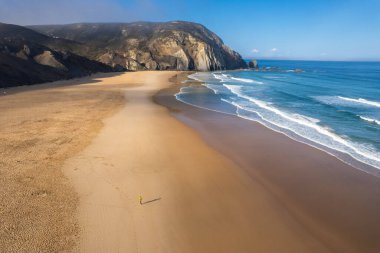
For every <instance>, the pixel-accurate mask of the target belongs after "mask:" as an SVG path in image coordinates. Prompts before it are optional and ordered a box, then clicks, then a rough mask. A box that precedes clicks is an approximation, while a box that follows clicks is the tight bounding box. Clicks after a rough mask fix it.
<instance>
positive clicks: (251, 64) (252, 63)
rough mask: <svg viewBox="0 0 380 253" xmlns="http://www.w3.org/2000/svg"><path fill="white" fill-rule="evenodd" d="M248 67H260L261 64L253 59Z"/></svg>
mask: <svg viewBox="0 0 380 253" xmlns="http://www.w3.org/2000/svg"><path fill="white" fill-rule="evenodd" d="M248 67H249V68H250V69H258V68H259V65H258V64H257V60H252V61H250V62H249V63H248Z"/></svg>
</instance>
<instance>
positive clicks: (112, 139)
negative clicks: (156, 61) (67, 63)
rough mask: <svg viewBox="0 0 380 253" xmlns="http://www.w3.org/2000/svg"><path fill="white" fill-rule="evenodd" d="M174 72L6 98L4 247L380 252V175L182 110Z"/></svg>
mask: <svg viewBox="0 0 380 253" xmlns="http://www.w3.org/2000/svg"><path fill="white" fill-rule="evenodd" d="M173 76H176V78H178V79H179V81H180V80H181V78H182V76H183V74H181V73H179V72H155V71H149V72H148V71H147V72H129V73H123V74H120V75H106V76H98V77H96V78H89V79H83V80H79V81H77V82H76V83H77V84H78V83H82V84H80V85H69V86H68V85H67V84H70V83H72V81H67V82H63V84H62V83H58V84H55V85H54V84H53V86H55V87H52V88H51V86H49V85H45V86H39V87H37V88H32V89H30V88H23V89H24V91H17V89H15V90H14V89H11V90H10V91H11V93H12V92H14V93H15V94H10V95H9V94H8V95H6V96H4V97H1V101H0V109H1V110H2V112H3V111H4V112H6V114H4V115H6V117H2V118H1V123H0V126H1V128H0V131H1V139H2V142H1V152H2V154H5V156H4V157H7V158H6V159H2V161H1V162H2V163H3V164H4V166H2V169H1V180H2V182H1V183H2V184H1V185H0V187H1V194H2V195H1V198H2V201H1V216H0V217H1V219H2V223H1V230H0V233H1V234H0V235H1V237H0V247H2V248H0V252H12V251H13V252H57V251H61V252H62V251H63V252H70V251H71V252H140V253H141V252H269V253H270V252H284V253H286V252H321V253H323V252H378V249H379V248H378V247H379V244H378V242H377V238H378V235H379V229H378V227H380V226H379V225H378V223H379V219H377V217H376V215H375V214H377V213H379V206H380V205H379V200H377V198H376V196H379V189H380V187H379V180H378V179H377V178H375V177H373V176H370V175H367V174H363V173H361V172H358V171H357V170H355V169H353V168H351V167H350V166H347V165H345V164H344V163H342V162H340V161H339V160H337V159H335V158H333V157H331V156H329V155H326V154H325V153H323V152H321V151H318V150H315V149H312V148H310V147H308V146H306V145H304V144H300V143H297V142H294V141H292V140H290V139H289V138H287V137H284V136H282V135H280V134H275V133H274V132H272V131H270V130H267V129H265V128H264V127H262V126H260V125H258V124H254V123H252V122H248V121H245V120H241V119H238V118H233V117H232V118H231V117H230V116H226V115H222V114H217V113H211V112H208V111H200V110H198V109H194V108H191V107H188V106H186V105H184V104H181V103H178V102H176V101H175V100H174V99H173V96H172V95H173V92H175V91H176V89H178V86H179V84H178V83H177V84H175V88H169V87H171V86H172V84H173V82H174V83H176V78H172V77H173ZM170 78H171V80H172V82H170V81H169V79H170ZM177 81H178V80H177ZM74 83H75V82H74ZM50 85H51V84H50ZM167 88H168V89H167ZM163 89H164V90H163ZM21 90H22V89H21ZM157 102H158V103H157ZM31 112H33V113H31ZM25 122H26V123H25ZM29 129H32V130H33V131H32V132H29ZM232 129H234V130H236V129H238V131H234V132H235V134H231V133H232V132H233V131H231V130H232ZM4 143H7V144H6V145H5V144H4ZM17 143H19V144H17ZM16 144H17V145H16ZM45 160H47V161H48V162H45ZM17 161H20V162H17ZM18 163H21V164H22V165H17V164H18ZM305 168H306V169H305ZM4 175H5V176H4ZM31 175H32V176H31ZM31 182H33V183H31ZM3 183H4V184H3ZM3 189H4V191H3ZM16 193H20V194H16ZM366 194H367V195H366ZM140 196H141V197H142V204H140ZM340 198H341V199H340ZM332 201H335V202H334V203H331V202H332ZM339 207H342V208H341V209H339ZM340 214H341V216H342V217H340ZM353 217H354V219H353ZM350 219H351V220H350ZM3 221H4V223H3ZM347 221H349V222H348V223H347V224H346V225H345V224H344V222H347ZM3 224H6V226H4V225H3ZM366 228H368V230H366ZM9 231H11V232H9ZM366 236H368V238H366Z"/></svg>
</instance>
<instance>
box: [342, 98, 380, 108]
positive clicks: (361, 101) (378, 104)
mask: <svg viewBox="0 0 380 253" xmlns="http://www.w3.org/2000/svg"><path fill="white" fill-rule="evenodd" d="M338 98H339V99H342V100H345V101H349V102H353V103H358V104H364V105H369V106H375V107H380V102H377V101H371V100H367V99H364V98H358V99H356V98H347V97H341V96H338Z"/></svg>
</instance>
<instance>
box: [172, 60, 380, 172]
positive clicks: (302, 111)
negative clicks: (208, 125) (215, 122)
mask: <svg viewBox="0 0 380 253" xmlns="http://www.w3.org/2000/svg"><path fill="white" fill-rule="evenodd" d="M258 63H259V66H260V70H259V71H254V70H238V71H217V72H199V73H195V74H192V75H190V76H189V80H187V81H185V82H184V85H185V86H184V87H183V88H181V90H180V92H179V93H177V94H176V95H175V96H176V98H177V100H179V101H182V102H184V103H187V104H190V105H193V106H196V107H201V108H204V109H208V110H213V111H218V112H222V113H227V114H234V115H237V116H239V117H241V118H244V119H246V120H252V121H256V122H259V123H261V124H262V125H264V126H266V127H268V128H270V129H272V130H275V131H277V132H281V133H283V134H286V135H287V136H289V137H290V138H292V139H295V140H297V141H300V142H303V143H306V144H308V145H311V146H313V147H316V148H318V149H321V150H324V151H326V152H328V153H330V154H332V155H334V156H336V157H337V158H339V159H340V160H342V161H344V162H346V163H348V164H350V165H352V166H354V167H356V168H359V169H362V170H364V171H367V172H371V171H374V169H375V171H379V172H380V63H379V62H321V61H275V60H262V61H259V62H258ZM376 174H378V173H376Z"/></svg>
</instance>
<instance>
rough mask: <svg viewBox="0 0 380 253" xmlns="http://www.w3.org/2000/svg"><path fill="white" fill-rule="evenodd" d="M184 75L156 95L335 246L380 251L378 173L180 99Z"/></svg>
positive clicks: (327, 243) (334, 248)
mask: <svg viewBox="0 0 380 253" xmlns="http://www.w3.org/2000/svg"><path fill="white" fill-rule="evenodd" d="M183 78H184V76H182V77H181V78H179V79H178V80H177V81H176V83H177V85H174V86H172V87H171V88H169V89H166V90H163V91H161V92H159V93H158V95H157V96H156V101H157V102H158V103H160V104H162V105H165V106H167V107H168V108H170V109H171V111H172V114H173V115H174V116H175V117H176V118H177V119H179V120H180V121H182V122H184V123H185V124H187V125H188V126H191V127H192V128H193V129H195V130H196V131H197V132H199V133H200V135H201V137H202V139H203V140H205V141H206V142H207V143H208V144H209V145H210V146H211V147H213V148H214V149H215V150H217V151H219V152H220V153H222V154H223V155H225V156H226V157H228V158H230V159H231V160H233V161H234V162H235V163H236V164H237V165H238V166H239V167H240V168H241V169H243V170H244V171H245V172H246V173H247V175H249V177H251V178H252V179H253V180H255V181H257V182H258V183H259V184H260V185H262V186H263V188H265V190H266V191H267V192H270V193H271V195H272V196H273V197H275V198H276V200H277V201H278V203H281V205H282V207H281V208H282V209H284V210H286V211H287V212H288V213H289V214H290V215H291V216H292V217H293V218H294V219H295V220H297V222H299V223H300V224H302V226H303V227H304V228H305V229H306V230H307V231H308V233H310V234H312V235H313V236H314V237H315V238H316V239H317V240H318V241H320V242H321V243H323V244H324V245H325V246H326V247H327V248H329V249H330V250H331V251H333V252H379V251H380V241H379V240H378V238H380V216H379V214H380V198H379V196H380V178H379V177H376V176H373V175H370V174H367V173H366V172H362V171H360V170H358V169H355V168H353V167H351V166H349V165H347V164H345V163H343V162H341V161H340V160H338V159H337V158H335V157H333V156H331V155H329V154H326V153H325V152H323V151H320V150H318V149H315V148H313V147H310V146H308V145H306V144H302V143H299V142H296V141H294V140H292V139H290V138H288V137H286V136H285V135H283V134H280V133H277V132H274V131H272V130H269V129H267V128H265V127H264V126H262V125H260V124H259V123H256V122H253V121H249V120H244V119H241V118H238V117H236V116H231V115H226V114H221V113H217V112H212V111H207V110H203V109H199V108H195V107H192V106H189V105H186V104H183V103H181V102H178V101H176V100H175V98H174V97H173V94H174V93H176V92H178V86H180V85H181V84H180V81H181V79H183ZM260 215H262V214H260ZM280 252H283V251H280Z"/></svg>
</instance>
